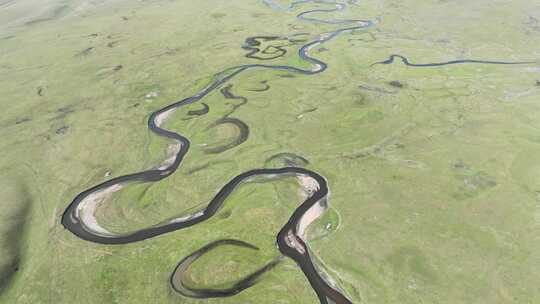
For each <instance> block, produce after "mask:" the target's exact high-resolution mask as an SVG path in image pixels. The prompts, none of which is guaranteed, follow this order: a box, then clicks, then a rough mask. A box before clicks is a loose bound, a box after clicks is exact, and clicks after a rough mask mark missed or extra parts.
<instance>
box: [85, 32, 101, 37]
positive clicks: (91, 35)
mask: <svg viewBox="0 0 540 304" xmlns="http://www.w3.org/2000/svg"><path fill="white" fill-rule="evenodd" d="M97 36H99V35H98V33H93V34H90V35H88V36H86V37H88V38H96V37H97Z"/></svg>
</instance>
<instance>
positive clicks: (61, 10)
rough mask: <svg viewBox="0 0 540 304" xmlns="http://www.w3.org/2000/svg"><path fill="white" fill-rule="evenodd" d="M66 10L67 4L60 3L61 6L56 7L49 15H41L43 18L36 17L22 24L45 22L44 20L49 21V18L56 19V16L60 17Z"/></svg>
mask: <svg viewBox="0 0 540 304" xmlns="http://www.w3.org/2000/svg"><path fill="white" fill-rule="evenodd" d="M68 11H69V5H62V6H59V7H57V8H56V9H55V10H54V11H53V12H52V13H51V14H50V16H49V17H43V18H37V19H34V20H30V21H28V22H26V23H24V25H33V24H36V23H42V22H46V21H51V20H54V19H56V18H58V17H61V16H63V15H65V14H66V13H67V12H68Z"/></svg>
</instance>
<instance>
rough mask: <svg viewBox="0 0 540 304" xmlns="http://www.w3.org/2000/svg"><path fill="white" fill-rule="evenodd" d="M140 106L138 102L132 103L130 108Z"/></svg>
mask: <svg viewBox="0 0 540 304" xmlns="http://www.w3.org/2000/svg"><path fill="white" fill-rule="evenodd" d="M140 105H141V103H140V102H136V103H134V104H133V105H132V106H131V107H133V108H136V107H138V106H140Z"/></svg>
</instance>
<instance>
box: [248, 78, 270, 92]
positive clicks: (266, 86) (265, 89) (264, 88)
mask: <svg viewBox="0 0 540 304" xmlns="http://www.w3.org/2000/svg"><path fill="white" fill-rule="evenodd" d="M259 83H260V84H262V85H264V87H263V88H262V89H248V91H251V92H264V91H268V90H270V85H268V80H263V81H261V82H259Z"/></svg>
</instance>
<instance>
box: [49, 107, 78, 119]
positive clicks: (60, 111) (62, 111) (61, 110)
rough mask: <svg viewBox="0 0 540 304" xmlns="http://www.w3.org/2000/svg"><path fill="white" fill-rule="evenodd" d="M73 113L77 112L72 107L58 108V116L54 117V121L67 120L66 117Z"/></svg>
mask: <svg viewBox="0 0 540 304" xmlns="http://www.w3.org/2000/svg"><path fill="white" fill-rule="evenodd" d="M73 112H75V110H73V108H72V106H65V107H61V108H58V109H57V110H56V113H58V115H56V116H55V117H53V119H55V120H61V119H64V118H66V116H68V115H69V114H71V113H73Z"/></svg>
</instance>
